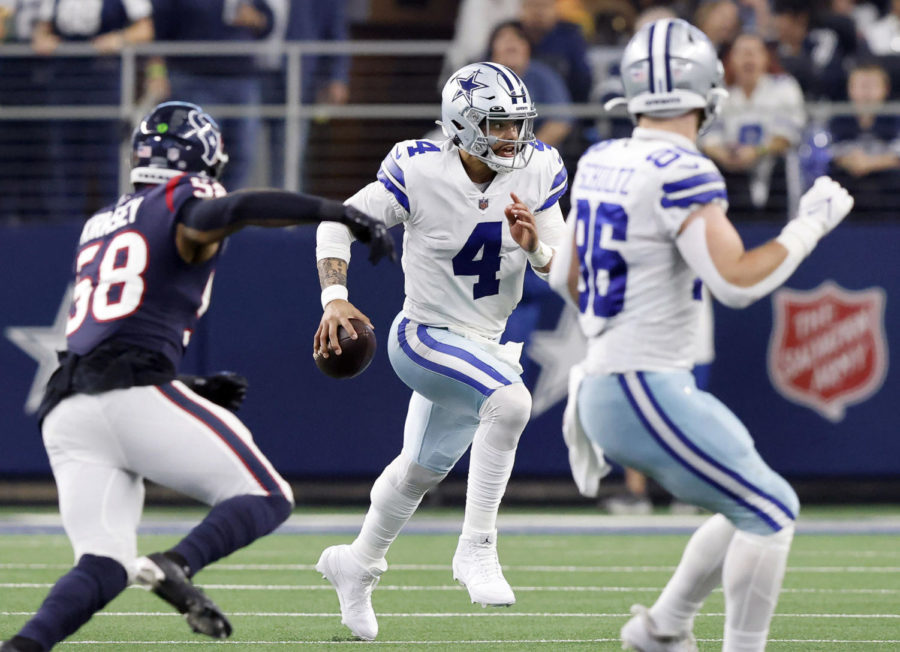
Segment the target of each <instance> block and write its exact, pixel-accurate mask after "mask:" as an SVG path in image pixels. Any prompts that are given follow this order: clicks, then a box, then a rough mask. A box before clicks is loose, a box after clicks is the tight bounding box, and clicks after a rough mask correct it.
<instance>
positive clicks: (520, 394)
mask: <svg viewBox="0 0 900 652" xmlns="http://www.w3.org/2000/svg"><path fill="white" fill-rule="evenodd" d="M479 416H480V417H481V423H482V425H487V424H490V426H491V427H489V428H486V429H481V431H482V432H483V433H484V437H485V438H486V439H487V440H488V442H489V443H490V444H491V446H493V447H494V448H497V449H499V450H511V449H513V448H515V447H516V444H517V443H518V441H519V437H520V436H521V434H522V431H523V430H525V426H526V425H528V420H529V419H530V418H531V392H529V391H528V388H527V387H525V385H524V384H523V383H513V384H512V385H506V386H505V387H501V388H500V389H498V390H497V391H495V392H494V393H493V394H491V395H490V396H488V397H487V399H485V401H484V403H482V405H481V410H480V412H479Z"/></svg>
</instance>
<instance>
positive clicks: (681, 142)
mask: <svg viewBox="0 0 900 652" xmlns="http://www.w3.org/2000/svg"><path fill="white" fill-rule="evenodd" d="M631 137H632V138H638V139H640V140H667V141H669V142H670V143H672V144H673V145H678V146H679V147H684V148H686V149H689V150H691V151H694V152H696V151H698V150H697V145H696V143H694V142H693V141H692V140H691V139H690V138H685V137H684V136H682V135H681V134H676V133H673V132H671V131H666V130H664V129H648V128H647V127H635V128H634V131H633V132H632V134H631Z"/></svg>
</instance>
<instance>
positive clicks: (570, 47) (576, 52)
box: [519, 0, 591, 102]
mask: <svg viewBox="0 0 900 652" xmlns="http://www.w3.org/2000/svg"><path fill="white" fill-rule="evenodd" d="M519 20H520V21H521V23H522V28H523V29H524V30H525V34H526V35H527V36H528V40H529V41H530V42H531V56H532V59H535V60H537V61H542V62H543V63H545V64H547V65H548V66H550V67H551V68H553V69H554V70H555V71H556V72H557V73H558V74H559V76H560V77H562V78H563V80H565V82H566V86H567V87H568V89H569V94H570V95H571V96H572V100H573V101H575V102H587V101H588V97H589V96H590V93H591V68H590V66H589V64H588V60H587V42H586V41H585V39H584V35H583V34H582V32H581V29H580V28H579V27H578V25H575V24H573V23H568V22H565V21H561V20H559V16H558V15H557V10H556V2H555V0H522V10H521V12H520V14H519Z"/></svg>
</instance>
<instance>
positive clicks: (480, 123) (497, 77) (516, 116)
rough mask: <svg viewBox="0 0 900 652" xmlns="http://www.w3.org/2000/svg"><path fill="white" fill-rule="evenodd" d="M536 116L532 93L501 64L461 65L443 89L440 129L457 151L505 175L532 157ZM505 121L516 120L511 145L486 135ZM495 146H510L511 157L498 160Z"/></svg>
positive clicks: (484, 62)
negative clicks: (517, 126)
mask: <svg viewBox="0 0 900 652" xmlns="http://www.w3.org/2000/svg"><path fill="white" fill-rule="evenodd" d="M535 117H537V111H535V109H534V102H533V101H532V99H531V94H530V93H529V92H528V89H527V88H525V84H524V83H523V82H522V80H521V79H520V78H519V76H518V75H517V74H516V73H514V72H513V71H512V70H510V69H509V68H507V67H506V66H503V65H500V64H499V63H492V62H490V61H482V62H481V63H472V64H469V65H467V66H463V67H462V68H460V69H459V70H457V71H456V72H455V73H453V75H451V76H450V79H449V80H448V81H447V83H446V84H444V90H443V92H442V94H441V120H440V121H438V124H439V125H441V127H442V128H443V130H444V133H445V134H446V135H447V137H448V138H450V139H452V140H453V142H454V143H455V144H456V145H457V146H458V147H459V148H460V149H463V150H465V151H466V152H468V153H469V154H472V155H473V156H475V157H476V158H478V159H480V160H482V161H484V162H485V164H487V166H488V167H489V168H491V169H492V170H494V171H496V172H509V171H511V170H515V169H519V168H523V167H525V166H526V165H528V161H530V160H531V155H532V154H534V147H531V146H530V145H531V144H532V143H534V142H535V138H534V119H535ZM506 120H516V121H520V126H519V133H518V137H517V138H516V139H515V140H508V139H504V138H497V137H496V136H492V135H490V134H491V122H493V121H506ZM497 143H512V144H514V145H515V154H514V155H513V156H511V157H504V156H498V155H497V154H496V153H495V152H494V151H493V149H492V146H493V145H496V144H497Z"/></svg>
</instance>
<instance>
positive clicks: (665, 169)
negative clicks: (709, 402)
mask: <svg viewBox="0 0 900 652" xmlns="http://www.w3.org/2000/svg"><path fill="white" fill-rule="evenodd" d="M571 200H572V209H571V213H570V215H569V221H570V222H571V221H572V220H576V221H575V222H574V223H573V225H574V230H575V243H576V252H577V255H578V258H579V261H580V272H581V274H580V278H579V283H578V290H579V297H578V299H579V310H580V312H581V316H580V320H581V325H582V328H583V330H584V332H585V335H587V336H588V337H589V338H590V344H589V349H588V351H589V352H588V363H587V364H588V371H589V372H593V373H598V372H599V373H620V372H625V371H635V370H644V371H664V370H668V369H673V368H690V367H691V366H693V363H694V357H695V352H696V344H695V343H696V340H697V328H698V325H699V313H698V311H699V309H700V304H701V302H700V299H701V292H700V290H701V286H700V282H699V280H698V278H697V275H696V274H695V273H694V272H693V271H692V270H691V268H690V267H689V266H688V264H687V263H686V262H685V261H684V259H683V258H682V256H681V254H680V252H679V251H678V248H677V247H676V245H675V239H676V237H677V235H678V231H679V229H680V228H681V225H682V223H683V222H684V220H685V219H686V218H687V217H688V216H689V215H690V214H691V213H693V212H694V211H696V210H697V209H698V208H700V207H701V206H703V205H704V204H708V203H710V202H721V203H722V204H723V206H724V207H725V208H726V209H727V205H728V204H727V201H728V199H727V195H726V192H725V182H724V180H723V179H722V175H721V174H720V173H719V171H718V169H716V166H715V164H713V162H712V161H710V160H709V159H708V158H707V157H705V156H703V155H702V154H700V152H699V151H698V150H697V148H696V147H695V145H694V144H693V143H692V142H691V141H690V140H688V139H687V138H684V137H683V136H679V135H676V134H672V133H670V132H666V131H659V130H650V129H643V128H637V129H635V130H634V133H633V134H632V137H631V138H622V139H619V140H608V141H604V142H602V143H597V144H596V145H594V146H593V147H591V148H590V149H588V150H587V151H586V152H585V153H584V155H583V156H582V157H581V160H580V161H579V162H578V171H577V173H576V175H575V180H574V182H573V183H572V195H571Z"/></svg>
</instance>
